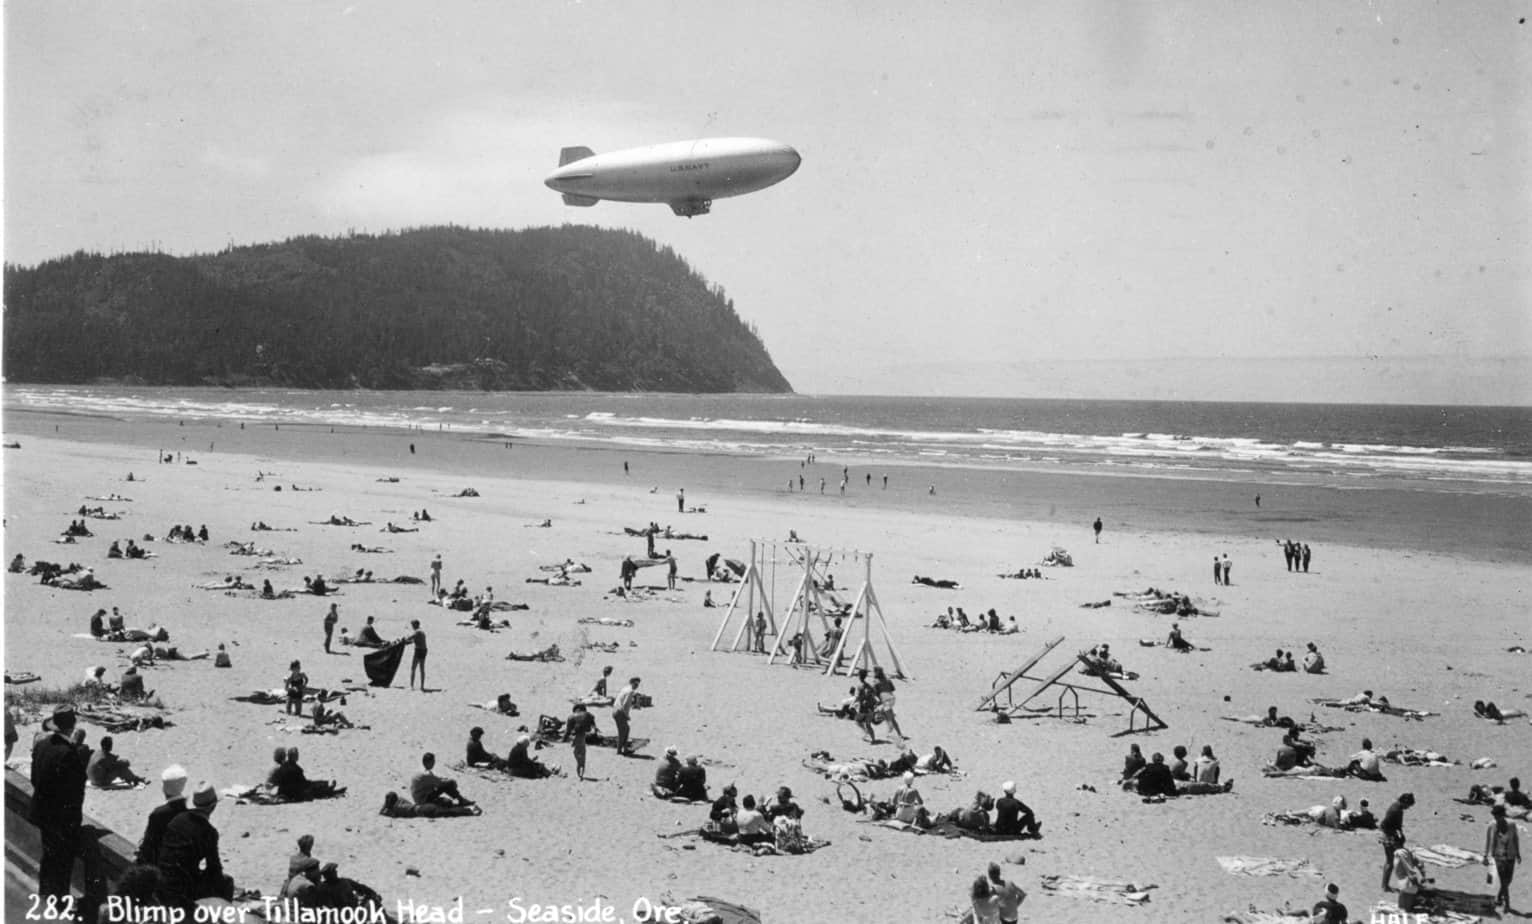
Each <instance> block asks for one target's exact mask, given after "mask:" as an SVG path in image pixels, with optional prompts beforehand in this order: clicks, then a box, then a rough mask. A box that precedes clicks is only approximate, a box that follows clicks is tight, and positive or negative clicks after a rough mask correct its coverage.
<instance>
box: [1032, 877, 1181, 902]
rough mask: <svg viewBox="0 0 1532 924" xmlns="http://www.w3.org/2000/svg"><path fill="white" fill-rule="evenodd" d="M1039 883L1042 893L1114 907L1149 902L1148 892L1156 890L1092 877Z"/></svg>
mask: <svg viewBox="0 0 1532 924" xmlns="http://www.w3.org/2000/svg"><path fill="white" fill-rule="evenodd" d="M1039 883H1040V884H1041V885H1042V887H1043V891H1044V892H1051V893H1053V894H1054V895H1067V896H1069V897H1070V898H1088V899H1090V900H1091V901H1095V902H1109V903H1111V904H1114V905H1142V904H1143V903H1144V902H1147V901H1148V900H1149V890H1150V889H1154V888H1158V887H1157V886H1155V885H1154V884H1152V883H1151V884H1149V885H1143V886H1140V885H1136V884H1134V883H1132V882H1127V881H1125V880H1121V879H1097V878H1096V877H1094V876H1043V877H1042V878H1041V879H1040V880H1039Z"/></svg>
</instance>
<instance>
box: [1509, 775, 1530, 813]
mask: <svg viewBox="0 0 1532 924" xmlns="http://www.w3.org/2000/svg"><path fill="white" fill-rule="evenodd" d="M1508 782H1509V788H1508V789H1506V791H1505V795H1504V797H1503V798H1504V799H1505V804H1506V805H1509V806H1512V807H1514V808H1523V809H1524V808H1532V799H1528V798H1527V794H1526V793H1525V792H1523V791H1522V789H1521V778H1520V777H1515V776H1513V777H1511V779H1510V780H1509V781H1508Z"/></svg>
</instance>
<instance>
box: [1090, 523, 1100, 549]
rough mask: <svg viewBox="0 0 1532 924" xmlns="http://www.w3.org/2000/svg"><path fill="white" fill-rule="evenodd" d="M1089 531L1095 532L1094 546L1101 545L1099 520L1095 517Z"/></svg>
mask: <svg viewBox="0 0 1532 924" xmlns="http://www.w3.org/2000/svg"><path fill="white" fill-rule="evenodd" d="M1091 529H1094V530H1095V531H1096V544H1097V545H1100V544H1101V518H1100V517H1096V522H1094V523H1092V524H1091Z"/></svg>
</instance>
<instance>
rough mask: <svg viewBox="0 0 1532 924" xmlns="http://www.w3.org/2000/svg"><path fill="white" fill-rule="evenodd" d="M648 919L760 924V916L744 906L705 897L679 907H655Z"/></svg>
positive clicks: (691, 923)
mask: <svg viewBox="0 0 1532 924" xmlns="http://www.w3.org/2000/svg"><path fill="white" fill-rule="evenodd" d="M667 900H670V899H667ZM649 919H650V920H651V921H674V922H675V924H761V916H760V914H759V913H757V912H755V911H753V910H751V909H749V908H746V907H745V906H744V905H736V904H734V903H733V902H726V901H724V900H723V899H721V898H709V897H708V896H706V895H699V896H697V897H696V898H692V899H688V900H687V901H685V902H683V903H681V904H679V905H656V906H655V908H654V912H653V914H652V915H650V918H649Z"/></svg>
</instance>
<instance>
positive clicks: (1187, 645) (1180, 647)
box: [1165, 623, 1193, 651]
mask: <svg viewBox="0 0 1532 924" xmlns="http://www.w3.org/2000/svg"><path fill="white" fill-rule="evenodd" d="M1165 644H1166V645H1169V646H1170V647H1171V648H1174V649H1175V650H1176V651H1191V650H1192V647H1193V646H1192V643H1191V642H1188V641H1187V640H1186V639H1185V638H1184V637H1183V636H1182V635H1181V624H1180V623H1173V624H1171V627H1170V637H1169V638H1167V639H1166V640H1165Z"/></svg>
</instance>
